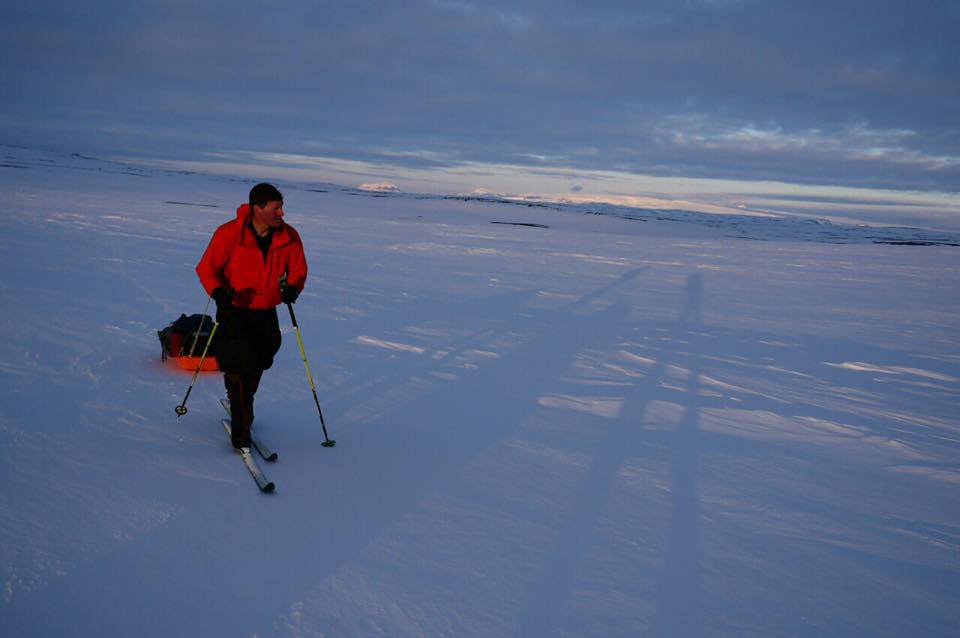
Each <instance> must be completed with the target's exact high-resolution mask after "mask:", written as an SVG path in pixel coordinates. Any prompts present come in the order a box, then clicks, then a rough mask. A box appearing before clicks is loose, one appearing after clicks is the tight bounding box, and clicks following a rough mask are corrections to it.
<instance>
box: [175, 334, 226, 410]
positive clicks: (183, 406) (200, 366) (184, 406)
mask: <svg viewBox="0 0 960 638" xmlns="http://www.w3.org/2000/svg"><path fill="white" fill-rule="evenodd" d="M219 325H220V324H219V323H217V322H216V321H214V322H213V330H211V331H210V336H209V337H207V345H205V346H204V347H203V354H202V355H200V363H199V364H198V365H197V369H196V371H195V372H194V373H193V379H191V380H190V387H188V388H187V394H186V396H184V397H183V402H181V403H180V405H178V406H177V407H176V412H177V418H178V419H179V418H180V417H182V416H183V415H184V414H186V413H187V399H189V398H190V392H191V391H192V390H193V384H194V383H196V381H197V376H199V375H200V370H201V369H203V362H204V360H206V358H207V350H209V349H210V344H211V343H213V335H215V334H217V326H219Z"/></svg>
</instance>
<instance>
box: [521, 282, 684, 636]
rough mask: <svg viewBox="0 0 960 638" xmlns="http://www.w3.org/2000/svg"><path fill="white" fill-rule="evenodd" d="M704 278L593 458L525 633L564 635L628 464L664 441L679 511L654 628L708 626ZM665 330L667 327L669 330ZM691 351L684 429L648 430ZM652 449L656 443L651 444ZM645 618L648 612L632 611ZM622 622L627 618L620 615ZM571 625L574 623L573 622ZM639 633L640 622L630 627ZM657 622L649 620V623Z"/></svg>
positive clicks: (674, 630)
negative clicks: (702, 569) (702, 520)
mask: <svg viewBox="0 0 960 638" xmlns="http://www.w3.org/2000/svg"><path fill="white" fill-rule="evenodd" d="M702 289H703V281H702V277H701V275H699V274H694V275H691V276H690V277H689V278H688V281H687V288H686V292H687V296H686V303H685V306H684V308H683V310H682V311H681V313H680V317H679V318H678V322H677V325H676V326H674V329H673V333H672V334H671V335H670V338H669V344H670V345H669V346H668V347H666V348H664V350H663V351H662V352H661V353H660V356H659V357H658V360H657V364H656V365H655V367H654V368H653V369H652V370H651V371H650V373H649V374H648V375H647V376H646V377H645V378H644V379H643V382H642V383H639V384H637V385H635V386H634V387H632V388H631V391H630V393H629V395H628V396H627V397H626V400H625V402H624V404H623V408H622V411H621V413H620V417H619V418H618V419H617V422H616V423H615V424H613V425H612V426H610V427H609V430H608V434H607V437H606V439H605V440H604V441H603V442H602V444H601V447H600V449H598V450H597V451H596V452H595V453H594V454H593V461H592V464H591V467H590V470H589V472H588V473H587V476H586V477H585V478H584V480H583V482H582V485H581V490H580V492H579V494H578V496H577V499H576V502H575V504H574V506H573V507H572V511H571V513H570V515H569V517H568V520H567V522H566V524H565V525H564V526H563V528H562V529H561V530H560V532H559V534H558V538H557V541H556V543H555V544H554V547H553V549H552V551H551V554H550V559H549V561H548V563H547V568H546V573H545V574H544V575H543V578H542V582H541V584H540V586H539V587H538V588H537V589H536V590H535V592H534V593H533V595H532V596H531V597H530V599H529V601H528V603H527V607H526V609H525V611H524V612H523V614H522V616H521V618H520V622H519V625H518V628H517V631H516V635H518V636H552V635H557V633H558V632H559V630H560V629H562V628H564V627H563V619H564V616H565V611H566V610H568V609H570V608H571V607H572V606H573V605H574V603H575V601H572V600H571V596H572V592H573V588H574V584H575V581H576V579H577V575H578V570H580V569H581V568H582V567H583V565H584V562H585V557H586V554H587V551H588V550H589V549H590V548H591V543H592V541H593V539H594V534H595V531H596V529H597V527H598V525H599V522H600V518H601V515H602V514H603V510H604V507H605V505H606V504H607V501H608V497H609V495H610V493H611V491H612V490H613V488H614V484H615V481H616V476H617V473H618V471H619V470H620V468H621V467H622V465H623V464H624V462H625V461H627V460H628V459H629V458H631V457H633V456H635V455H636V454H637V453H638V451H640V450H641V449H643V448H645V447H647V446H648V445H650V444H651V443H654V442H656V443H663V444H665V445H666V446H667V448H668V449H669V450H670V461H671V465H672V472H671V495H672V502H673V504H672V512H671V514H670V519H669V523H668V527H667V535H666V538H665V539H664V546H663V547H664V548H663V569H662V572H661V574H660V577H659V579H658V581H659V585H660V590H659V592H658V593H657V594H656V595H655V598H656V600H657V605H658V607H657V611H656V613H655V617H654V618H653V621H654V626H655V629H654V635H657V636H698V635H700V631H701V622H702V621H701V597H702V595H701V587H700V578H699V559H700V553H701V548H700V525H699V513H698V509H699V508H698V496H697V475H698V459H697V454H698V452H697V445H698V444H697V440H698V407H697V402H698V396H699V375H700V370H699V368H700V365H699V352H698V344H697V343H696V340H697V332H698V331H699V326H700V324H701V321H702V309H701V307H702ZM661 336H663V335H661ZM683 341H687V344H686V346H685V348H688V349H689V350H690V353H689V354H688V356H686V357H680V356H679V353H678V352H677V349H678V347H679V344H680V343H681V342H683ZM681 358H683V359H686V360H687V364H688V365H689V370H690V374H689V381H688V384H687V388H686V393H685V397H686V406H685V409H684V413H683V417H682V420H681V422H680V425H679V427H678V429H677V430H676V432H674V433H670V434H669V435H666V436H664V433H649V432H645V431H644V424H643V419H644V415H645V412H646V408H647V406H648V404H649V403H650V401H651V400H653V399H655V398H657V396H658V392H657V388H658V387H659V386H660V384H661V383H662V382H663V381H664V380H665V378H666V374H667V371H668V369H669V367H670V365H671V364H674V363H678V362H679V360H680V359H681ZM644 453H645V454H650V450H649V449H647V450H644ZM632 621H633V622H634V623H637V624H639V625H642V626H645V625H646V622H645V621H646V619H632ZM616 624H617V625H619V626H620V627H621V628H623V629H626V627H624V626H623V623H622V621H620V622H617V623H616ZM566 628H567V629H569V627H566ZM586 629H588V628H585V630H586ZM626 630H627V631H628V634H629V635H633V632H634V631H635V630H636V628H635V627H633V628H630V629H626ZM648 630H649V627H648Z"/></svg>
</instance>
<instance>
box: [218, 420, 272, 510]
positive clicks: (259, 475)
mask: <svg viewBox="0 0 960 638" xmlns="http://www.w3.org/2000/svg"><path fill="white" fill-rule="evenodd" d="M220 423H222V424H223V429H224V430H226V431H227V436H229V435H230V421H228V420H227V419H221V421H220ZM237 453H238V454H239V455H240V458H242V459H243V464H244V465H246V466H247V469H248V470H249V471H250V476H252V477H253V480H254V481H256V482H257V487H259V488H260V491H261V492H272V491H273V490H274V489H275V488H276V486H275V485H274V484H273V482H272V481H268V480H267V477H266V476H265V475H264V474H263V472H262V471H261V470H260V468H259V467H257V462H256V461H254V460H253V455H252V454H250V448H240V449H239V450H237Z"/></svg>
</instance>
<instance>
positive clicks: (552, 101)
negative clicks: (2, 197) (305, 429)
mask: <svg viewBox="0 0 960 638" xmlns="http://www.w3.org/2000/svg"><path fill="white" fill-rule="evenodd" d="M0 30H2V35H0V85H2V87H3V99H2V100H0V123H2V133H0V143H7V144H24V145H35V146H44V147H47V148H57V149H61V150H76V151H84V152H92V153H100V154H101V155H103V156H109V157H127V158H131V157H138V158H159V159H164V160H167V161H177V162H178V163H181V164H183V165H186V166H190V165H192V166H197V167H208V168H216V169H219V170H224V171H228V172H234V173H237V174H249V175H251V176H256V175H265V176H267V177H269V176H276V177H279V176H288V177H291V178H298V179H299V178H303V179H311V180H316V181H333V182H337V183H341V184H346V185H358V184H361V183H364V182H380V181H388V182H390V183H393V184H396V185H397V186H398V187H399V188H400V189H402V190H411V191H431V192H471V191H473V190H474V189H487V190H490V191H494V192H501V193H508V194H542V195H551V196H558V197H559V196H569V197H574V198H576V197H582V198H587V197H620V198H628V197H632V198H634V201H636V202H639V203H641V204H642V203H643V202H644V201H646V200H644V199H643V198H653V199H650V201H656V198H659V197H665V198H668V199H687V200H690V201H695V202H701V203H709V204H712V205H716V206H731V207H737V206H739V207H746V208H748V209H756V210H798V211H799V210H833V209H835V210H853V209H856V210H861V209H863V210H871V211H874V212H876V213H877V214H881V213H882V212H883V211H884V210H890V209H891V207H893V208H896V207H897V206H901V208H902V209H903V210H910V209H916V210H921V209H922V210H925V211H929V212H932V213H936V214H940V215H943V216H951V217H956V218H960V203H958V192H960V1H958V0H944V1H931V0H917V1H891V0H863V1H860V0H830V1H820V0H803V1H801V0H795V1H793V2H778V1H771V0H686V1H683V0H671V1H659V0H653V1H642V0H635V1H632V2H627V1H604V0H594V1H592V2H563V1H559V2H546V1H538V0H528V1H515V2H499V1H493V2H470V1H466V0H424V1H415V0H409V1H406V2H390V1H385V2H363V1H359V2H308V1H306V0H294V1H291V2H275V3H267V2H262V1H256V2H254V1H248V0H235V1H230V2H226V1H224V2H195V1H178V0H162V1H160V2H154V1H150V0H147V1H139V2H106V1H104V0H90V1H87V2H74V1H70V2H60V1H43V0H39V1H36V2H28V1H25V0H24V1H20V2H16V1H13V0H8V1H7V2H4V3H3V6H2V8H0ZM898 210H899V209H898ZM881 216H882V215H881Z"/></svg>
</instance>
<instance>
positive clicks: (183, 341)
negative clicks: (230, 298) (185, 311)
mask: <svg viewBox="0 0 960 638" xmlns="http://www.w3.org/2000/svg"><path fill="white" fill-rule="evenodd" d="M212 331H213V319H212V318H211V317H210V316H208V315H191V316H189V317H188V316H186V315H180V318H179V319H177V320H176V321H174V322H173V323H171V324H170V325H169V326H167V327H166V328H164V329H163V330H160V331H158V332H157V336H158V337H159V338H160V349H161V350H160V358H161V359H162V360H163V361H166V360H167V359H170V360H171V361H173V363H174V364H175V365H176V366H177V367H178V368H181V369H182V370H189V371H190V372H196V370H197V366H200V359H201V358H202V355H203V350H204V348H206V347H207V341H209V339H210V333H211V332H212ZM216 341H217V340H216V338H214V340H213V343H211V344H210V347H209V348H208V349H207V356H206V358H204V359H203V365H202V366H200V372H216V371H217V370H219V369H220V366H219V364H218V362H217V356H216V354H215V352H216V345H217V344H216ZM191 353H192V354H191Z"/></svg>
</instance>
